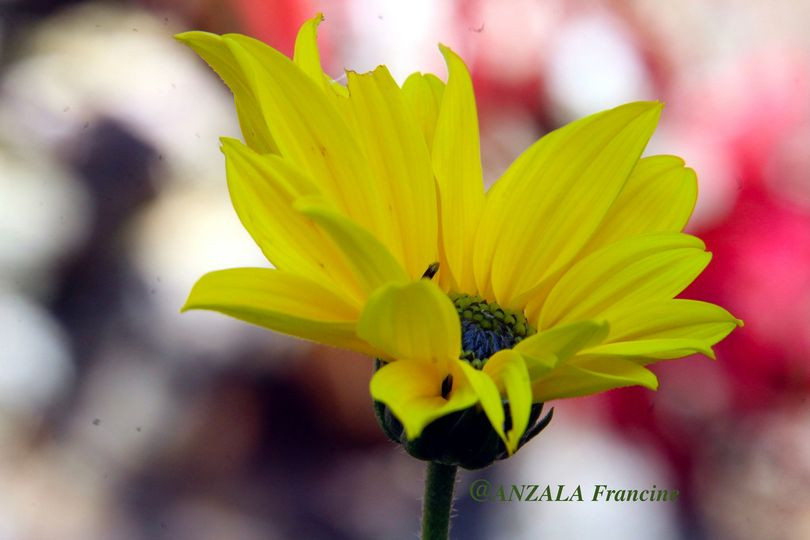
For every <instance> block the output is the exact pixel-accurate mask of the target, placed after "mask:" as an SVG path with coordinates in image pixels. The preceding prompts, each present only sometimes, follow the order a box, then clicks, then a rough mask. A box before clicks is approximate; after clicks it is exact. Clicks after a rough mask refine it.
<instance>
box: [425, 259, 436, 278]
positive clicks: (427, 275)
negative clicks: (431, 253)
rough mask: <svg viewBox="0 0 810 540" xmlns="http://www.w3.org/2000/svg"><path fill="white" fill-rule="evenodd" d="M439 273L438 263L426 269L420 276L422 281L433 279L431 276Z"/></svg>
mask: <svg viewBox="0 0 810 540" xmlns="http://www.w3.org/2000/svg"><path fill="white" fill-rule="evenodd" d="M438 271H439V263H437V262H435V263H433V264H431V265H430V266H428V267H427V270H425V273H424V274H422V279H433V276H435V275H436V272H438Z"/></svg>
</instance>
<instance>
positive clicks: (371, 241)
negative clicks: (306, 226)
mask: <svg viewBox="0 0 810 540" xmlns="http://www.w3.org/2000/svg"><path fill="white" fill-rule="evenodd" d="M295 208H296V209H297V210H298V211H299V212H301V213H302V214H303V215H305V216H307V217H309V218H310V219H312V220H313V221H315V223H317V224H318V225H319V226H320V227H321V229H323V231H324V232H326V233H327V234H328V235H329V236H330V237H332V240H334V242H335V244H336V245H337V246H338V247H339V248H340V250H341V252H342V253H343V255H344V257H345V261H346V262H347V263H348V265H349V266H350V267H351V268H352V269H353V270H354V276H355V278H356V280H357V282H358V283H359V285H360V287H361V289H362V290H363V291H364V292H365V294H366V295H369V294H371V293H372V292H373V291H374V290H376V289H377V288H378V287H381V286H382V285H385V284H386V283H389V282H392V281H393V282H399V283H402V282H405V281H408V275H407V274H406V273H405V270H403V268H402V266H401V265H400V264H399V262H398V261H397V260H396V259H395V258H394V257H393V256H392V255H391V253H390V252H389V251H388V249H387V248H386V247H385V246H384V245H382V244H381V243H380V241H379V240H377V239H376V238H375V237H374V236H373V235H372V234H371V233H370V232H368V231H367V230H366V229H364V228H362V227H360V226H359V225H357V224H356V223H354V222H353V221H351V220H350V219H348V218H346V217H344V216H343V215H342V214H340V213H339V212H337V211H335V210H333V209H331V208H327V207H324V206H321V205H319V204H311V201H310V200H308V199H304V198H302V199H299V200H298V202H297V203H296V204H295Z"/></svg>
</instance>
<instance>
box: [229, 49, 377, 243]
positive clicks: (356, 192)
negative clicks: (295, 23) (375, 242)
mask: <svg viewBox="0 0 810 540" xmlns="http://www.w3.org/2000/svg"><path fill="white" fill-rule="evenodd" d="M223 40H224V41H225V43H226V44H227V45H228V47H229V49H230V51H231V52H232V53H233V56H234V58H235V59H236V61H237V62H238V63H239V66H240V67H241V69H242V71H243V72H244V73H245V74H246V75H247V78H248V81H249V84H250V86H251V88H253V89H254V93H255V94H256V96H257V98H258V100H259V103H260V104H261V108H262V114H263V115H264V119H265V122H266V123H267V125H268V126H269V129H270V131H271V133H272V134H273V138H274V140H275V141H276V144H277V145H278V148H279V151H280V153H281V155H282V156H283V157H284V158H285V159H287V160H289V161H290V162H291V163H292V164H294V165H295V166H297V167H298V168H300V169H301V170H302V171H303V172H305V173H307V175H308V176H309V177H310V178H312V180H313V181H314V182H315V183H316V184H317V185H318V187H319V188H320V190H321V192H322V193H323V194H324V195H325V196H327V197H328V198H329V199H330V200H332V201H334V204H335V206H336V207H338V208H340V209H341V210H342V211H344V212H345V213H346V215H348V216H349V217H350V218H352V220H353V221H355V222H357V223H358V224H359V225H361V226H362V227H364V228H366V229H367V230H370V231H374V234H375V235H376V236H377V237H378V238H379V239H380V240H381V241H382V242H383V243H385V244H386V245H390V243H391V241H392V233H391V227H390V219H389V218H388V216H387V214H386V210H387V209H386V208H384V206H383V205H382V204H380V203H381V199H380V197H379V194H378V190H377V186H376V184H375V182H374V181H373V179H372V177H371V174H370V172H369V169H368V166H367V164H366V162H365V159H364V157H363V155H362V152H361V150H360V147H359V146H358V145H357V143H356V141H355V139H354V136H353V134H352V132H351V131H350V130H349V128H348V127H347V126H346V123H345V122H344V120H343V118H342V116H341V115H340V113H339V112H338V110H337V109H336V108H335V107H334V106H333V104H332V102H331V101H330V100H329V98H328V97H327V94H326V93H325V92H323V89H322V88H320V87H319V86H318V85H317V84H316V83H315V82H314V81H313V80H312V79H311V78H309V77H308V76H307V75H306V74H305V73H303V72H302V71H301V70H300V69H299V68H298V66H296V65H295V64H294V63H293V62H292V61H291V60H290V59H289V58H287V57H286V56H284V55H283V54H281V53H279V52H278V51H276V50H274V49H272V48H270V47H268V46H267V45H265V44H263V43H261V42H260V41H257V40H254V39H251V38H248V37H246V36H242V35H239V34H228V35H225V36H223Z"/></svg>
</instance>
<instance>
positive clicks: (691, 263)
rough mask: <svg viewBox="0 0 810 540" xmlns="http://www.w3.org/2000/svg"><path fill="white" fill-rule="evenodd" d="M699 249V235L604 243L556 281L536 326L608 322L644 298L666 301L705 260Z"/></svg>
mask: <svg viewBox="0 0 810 540" xmlns="http://www.w3.org/2000/svg"><path fill="white" fill-rule="evenodd" d="M703 247H704V246H703V242H701V241H700V239H698V238H695V237H693V236H689V235H686V234H681V233H654V234H648V235H645V236H639V237H636V238H628V239H625V240H622V241H619V242H616V243H614V244H611V245H609V246H606V247H605V248H602V249H600V250H599V251H596V252H594V253H592V254H591V255H589V256H588V257H586V258H585V259H583V260H581V261H580V262H578V263H577V264H575V265H574V266H573V267H572V268H571V269H570V270H569V271H568V272H566V274H565V275H564V276H563V277H562V278H561V279H560V280H559V282H558V283H557V284H556V286H555V287H554V289H553V290H552V291H551V293H550V294H549V295H548V298H546V299H545V302H544V303H543V305H542V310H541V312H540V316H539V319H538V324H537V328H539V329H540V328H549V327H551V326H555V325H558V324H561V323H564V322H569V321H576V320H582V319H606V320H608V321H610V320H612V318H613V317H615V316H621V315H622V313H624V312H626V311H628V310H629V311H632V310H633V309H635V308H636V307H637V306H638V305H640V304H643V303H645V302H652V301H656V300H668V299H670V298H672V297H674V296H675V295H676V294H678V293H680V292H681V291H682V290H683V289H684V288H685V287H686V286H687V285H689V284H690V283H691V282H692V280H694V279H695V277H696V276H697V275H698V274H700V272H701V271H702V270H703V269H704V268H705V267H706V265H707V264H708V263H709V260H710V259H711V255H710V254H709V253H706V252H705V251H703ZM532 308H533V306H532V305H531V304H530V306H529V310H530V311H532Z"/></svg>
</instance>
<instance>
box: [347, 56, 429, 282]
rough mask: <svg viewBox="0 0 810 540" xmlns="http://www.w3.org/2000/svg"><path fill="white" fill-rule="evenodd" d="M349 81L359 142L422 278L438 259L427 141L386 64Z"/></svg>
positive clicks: (402, 254) (409, 266)
mask: <svg viewBox="0 0 810 540" xmlns="http://www.w3.org/2000/svg"><path fill="white" fill-rule="evenodd" d="M348 87H349V93H350V101H351V104H352V107H353V111H354V118H355V121H356V125H357V131H356V134H357V137H358V142H359V143H360V146H361V147H362V148H363V150H364V152H365V156H366V159H367V161H368V163H369V166H370V168H371V171H372V174H373V175H374V176H375V177H376V178H377V179H378V183H379V186H380V193H381V196H382V197H383V198H384V199H385V201H386V202H385V204H386V207H387V210H388V214H389V220H390V221H391V223H392V226H393V228H394V234H395V236H396V237H398V238H399V240H400V241H399V243H398V245H397V247H398V248H399V253H397V255H399V257H398V258H400V259H401V260H403V261H404V265H405V268H406V270H407V271H408V273H409V274H410V276H411V277H412V278H418V277H420V276H421V275H422V274H423V273H424V272H425V270H426V269H427V267H428V266H429V265H430V264H431V263H433V262H436V261H437V260H438V249H437V246H436V238H437V234H438V232H437V215H436V186H435V182H434V180H433V171H432V169H431V164H430V155H429V153H428V149H427V145H426V144H425V140H424V137H423V135H422V132H421V131H420V129H419V127H418V125H417V123H416V120H415V118H414V116H413V113H412V112H411V110H410V109H409V108H408V106H407V104H406V103H405V102H404V100H403V98H402V91H401V90H400V88H399V87H398V86H397V84H396V82H395V81H394V79H393V78H392V77H391V74H390V73H389V72H388V69H386V68H385V66H380V67H378V68H377V69H375V70H374V71H372V72H370V73H365V74H357V73H353V72H349V73H348ZM392 249H393V246H392Z"/></svg>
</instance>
